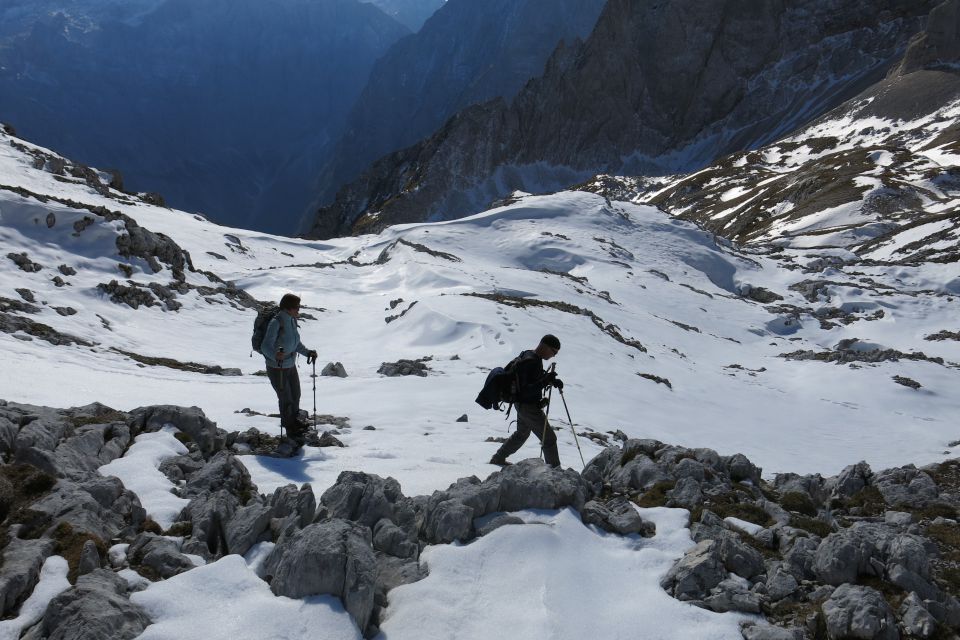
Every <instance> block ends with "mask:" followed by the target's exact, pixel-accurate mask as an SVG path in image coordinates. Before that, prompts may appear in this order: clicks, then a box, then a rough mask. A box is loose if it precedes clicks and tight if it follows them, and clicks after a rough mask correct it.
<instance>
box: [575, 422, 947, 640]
mask: <svg viewBox="0 0 960 640" xmlns="http://www.w3.org/2000/svg"><path fill="white" fill-rule="evenodd" d="M583 478H584V480H586V481H587V482H588V483H589V484H590V486H591V488H592V490H594V491H596V492H598V493H602V494H603V495H605V496H608V497H607V500H608V501H609V502H608V503H607V504H608V505H609V504H615V503H616V501H626V500H629V501H631V502H633V503H634V504H638V505H641V506H660V505H667V506H683V507H685V508H687V509H690V510H691V512H692V517H691V522H692V523H691V526H690V535H691V537H692V539H693V542H694V543H695V546H693V547H692V548H691V549H690V550H688V551H687V553H686V554H684V556H682V557H681V558H680V559H679V560H678V561H677V562H676V563H675V564H674V566H673V567H672V569H671V570H670V571H669V572H668V573H667V574H666V575H665V576H664V577H663V579H662V581H661V585H662V586H663V588H664V589H665V590H666V591H667V592H668V593H670V594H671V595H672V596H673V597H675V598H677V599H679V600H682V601H685V602H690V603H692V604H695V605H697V606H699V607H703V608H706V609H710V610H712V611H717V612H725V611H740V612H743V613H763V614H765V615H766V616H767V618H768V620H770V621H773V622H775V623H777V624H778V625H780V626H769V625H748V626H746V627H744V629H743V635H744V637H745V638H747V639H751V638H759V639H770V640H779V639H781V638H782V639H784V640H787V639H790V640H800V639H801V638H821V637H827V638H848V637H849V638H874V637H877V638H880V637H891V638H897V637H900V636H899V635H897V633H898V631H897V629H898V625H899V627H901V628H903V629H913V630H916V631H911V632H910V633H912V634H914V635H917V637H931V635H930V634H931V633H932V630H934V629H937V628H940V627H941V626H942V627H947V628H952V627H953V625H955V621H960V602H958V600H957V593H956V583H955V580H954V579H953V578H952V577H951V576H953V575H954V572H955V571H956V569H957V560H956V559H957V557H960V556H958V555H957V554H958V549H960V541H958V539H957V537H956V535H955V528H956V522H957V517H958V515H960V511H958V507H960V491H958V489H960V463H958V462H957V461H951V462H947V463H944V464H942V465H931V466H929V467H925V468H923V469H918V468H916V467H914V466H912V465H907V466H905V467H900V468H894V469H886V470H883V471H880V472H874V471H873V470H872V469H871V468H870V466H869V465H868V464H866V463H864V462H860V463H857V464H853V465H850V466H849V467H847V468H845V469H844V470H843V471H842V472H841V473H840V474H838V475H837V476H834V477H830V478H824V477H822V476H819V475H808V476H800V475H797V474H778V475H777V476H775V477H774V478H773V479H772V481H771V482H767V481H765V480H764V479H762V478H761V477H760V470H759V469H757V468H756V467H755V466H754V465H753V464H752V463H750V461H749V460H748V459H747V458H746V457H744V456H742V455H739V454H737V455H733V456H720V455H719V454H717V453H716V452H715V451H712V450H709V449H685V448H683V447H673V446H670V445H666V444H663V443H661V442H658V441H655V440H627V441H625V442H624V443H623V445H622V446H621V447H609V448H608V449H606V450H605V451H603V452H602V453H601V454H600V455H598V456H596V457H595V458H594V459H593V460H591V461H590V462H589V463H588V464H587V467H586V469H585V470H584V472H583ZM592 509H593V507H592V503H588V504H587V505H586V506H585V508H584V510H583V511H584V521H585V522H586V521H587V520H588V518H592V517H593V516H592V515H590V516H588V515H587V514H588V513H590V512H591V511H592ZM744 521H745V522H744ZM864 584H870V585H871V586H875V587H876V589H874V588H870V587H866V586H863V585H864ZM881 592H882V593H881ZM890 594H896V595H892V596H891V595H890ZM817 629H824V631H822V632H818V631H817ZM818 633H824V634H826V635H825V636H822V635H817V634H818Z"/></svg>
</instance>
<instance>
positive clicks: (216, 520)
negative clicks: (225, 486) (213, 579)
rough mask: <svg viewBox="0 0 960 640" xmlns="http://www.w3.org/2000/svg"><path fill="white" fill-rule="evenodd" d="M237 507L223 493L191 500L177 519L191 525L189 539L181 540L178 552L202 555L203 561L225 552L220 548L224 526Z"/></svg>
mask: <svg viewBox="0 0 960 640" xmlns="http://www.w3.org/2000/svg"><path fill="white" fill-rule="evenodd" d="M239 506H240V501H239V500H238V499H237V497H236V496H234V495H233V494H231V493H230V492H229V491H226V490H220V491H217V492H215V493H211V494H206V495H202V496H198V497H196V498H194V499H192V500H191V501H190V503H189V504H188V505H187V506H186V507H184V509H183V511H181V512H180V516H179V518H177V519H178V520H180V521H187V522H190V523H191V532H190V536H189V537H188V538H187V539H186V540H185V541H184V543H183V546H182V547H181V550H182V551H183V552H184V553H192V554H195V555H199V556H203V557H204V558H205V559H207V560H211V559H214V558H218V557H220V556H221V555H223V554H225V553H229V551H228V550H227V549H225V548H224V547H225V545H226V531H225V526H226V523H228V522H229V521H230V519H231V518H232V517H233V514H234V513H236V511H237V508H238V507H239Z"/></svg>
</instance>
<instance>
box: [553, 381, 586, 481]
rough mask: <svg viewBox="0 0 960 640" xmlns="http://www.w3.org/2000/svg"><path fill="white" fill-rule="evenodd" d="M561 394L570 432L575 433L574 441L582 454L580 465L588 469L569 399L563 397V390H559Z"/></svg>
mask: <svg viewBox="0 0 960 640" xmlns="http://www.w3.org/2000/svg"><path fill="white" fill-rule="evenodd" d="M557 391H559V392H560V399H561V400H563V408H564V410H566V412H567V422H569V423H570V431H572V432H573V441H574V442H576V443H577V451H578V452H579V453H580V464H582V465H583V468H584V469H586V468H587V463H586V462H584V461H583V451H582V450H581V449H580V439H579V438H577V430H576V429H574V428H573V419H572V418H570V409H568V408H567V399H566V398H564V397H563V389H557Z"/></svg>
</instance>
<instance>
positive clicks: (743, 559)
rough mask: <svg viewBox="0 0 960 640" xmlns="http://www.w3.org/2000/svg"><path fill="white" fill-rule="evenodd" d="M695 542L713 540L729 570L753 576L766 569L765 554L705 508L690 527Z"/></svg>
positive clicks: (744, 575)
mask: <svg viewBox="0 0 960 640" xmlns="http://www.w3.org/2000/svg"><path fill="white" fill-rule="evenodd" d="M690 535H691V537H692V538H693V540H694V542H697V543H700V542H706V541H713V542H715V543H716V547H715V549H716V553H717V555H718V556H719V558H720V560H721V562H722V563H723V566H724V567H725V568H726V570H727V571H730V572H732V573H735V574H737V575H738V576H740V577H743V578H753V577H755V576H757V575H759V574H761V573H763V571H764V564H763V556H762V555H760V552H759V551H757V550H756V549H754V548H753V547H751V546H749V545H747V544H746V543H744V542H743V540H741V539H740V536H739V535H738V534H736V533H734V532H732V531H729V530H727V529H726V528H725V527H724V523H723V521H722V520H720V518H719V517H718V516H717V515H716V514H714V513H712V512H711V511H710V510H709V509H704V511H703V514H702V515H701V518H700V522H697V523H694V524H693V525H692V526H691V527H690Z"/></svg>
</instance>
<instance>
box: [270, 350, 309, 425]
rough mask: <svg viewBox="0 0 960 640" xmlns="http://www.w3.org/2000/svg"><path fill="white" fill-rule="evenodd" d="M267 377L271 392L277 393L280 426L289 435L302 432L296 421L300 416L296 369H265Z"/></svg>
mask: <svg viewBox="0 0 960 640" xmlns="http://www.w3.org/2000/svg"><path fill="white" fill-rule="evenodd" d="M267 377H268V378H270V384H271V385H272V386H273V390H274V391H276V392H277V400H278V401H279V404H280V426H281V427H283V428H284V429H286V430H287V433H289V434H290V435H296V434H298V433H300V432H301V431H303V427H302V426H301V425H300V422H299V421H298V420H297V418H298V416H299V415H300V373H299V372H298V371H297V368H296V367H295V366H294V367H290V368H289V369H274V368H272V367H267Z"/></svg>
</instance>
